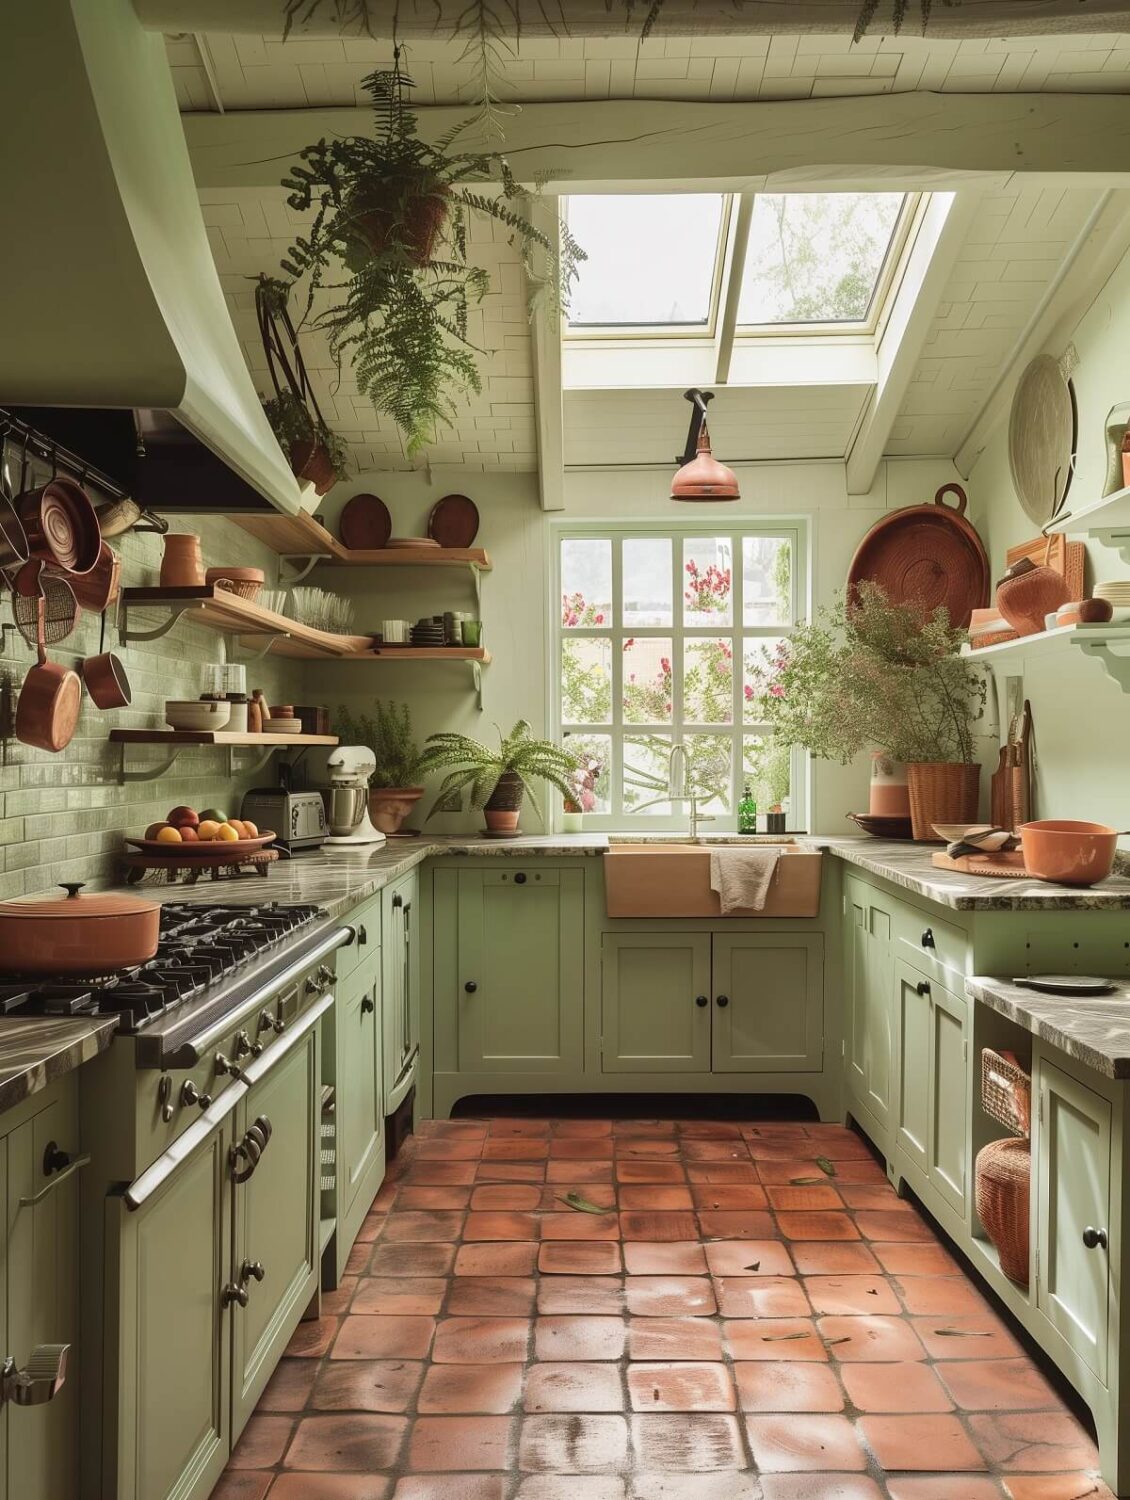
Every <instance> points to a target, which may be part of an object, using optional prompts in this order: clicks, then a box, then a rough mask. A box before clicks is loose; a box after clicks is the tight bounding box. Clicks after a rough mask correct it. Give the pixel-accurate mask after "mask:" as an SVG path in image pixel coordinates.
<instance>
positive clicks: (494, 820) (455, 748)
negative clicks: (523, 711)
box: [420, 719, 577, 836]
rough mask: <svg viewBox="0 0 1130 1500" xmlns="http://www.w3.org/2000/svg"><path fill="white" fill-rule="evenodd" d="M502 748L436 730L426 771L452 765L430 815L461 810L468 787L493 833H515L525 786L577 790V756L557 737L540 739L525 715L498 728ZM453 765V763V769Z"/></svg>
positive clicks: (564, 791)
mask: <svg viewBox="0 0 1130 1500" xmlns="http://www.w3.org/2000/svg"><path fill="white" fill-rule="evenodd" d="M498 739H499V744H498V748H497V749H492V748H491V747H490V746H489V745H482V744H480V743H479V741H478V740H474V739H472V738H471V737H470V736H469V735H466V734H455V733H445V734H431V735H429V736H428V738H427V741H426V742H425V745H424V753H423V755H422V756H421V757H420V767H421V769H422V770H424V771H442V770H447V771H448V774H447V775H446V776H445V777H444V779H443V782H442V784H441V786H440V789H439V794H438V796H437V797H436V800H435V804H434V805H433V807H432V810H431V812H429V813H428V817H429V818H431V817H433V816H434V815H435V814H436V813H437V812H459V811H461V810H462V807H463V793H464V791H467V790H469V792H470V805H471V807H473V808H475V809H481V810H482V813H483V817H484V819H485V821H486V826H487V832H488V834H490V833H493V834H496V835H501V836H505V835H507V834H511V835H513V834H516V833H517V831H518V819H519V816H520V814H521V809H522V798H523V796H524V795H525V793H526V792H529V793H530V794H531V795H533V790H534V787H533V784H534V782H536V781H545V782H548V784H549V785H550V786H552V787H554V788H555V789H556V790H557V791H559V792H560V793H561V795H562V797H565V798H568V797H571V796H572V795H573V785H572V782H571V780H570V778H571V777H572V776H573V775H574V774H575V772H576V770H577V758H576V756H574V755H573V754H572V753H571V752H570V751H568V750H563V749H562V748H561V746H560V745H555V744H554V743H553V741H552V740H536V739H534V738H533V736H532V734H531V732H530V726H529V724H528V723H527V722H526V720H525V719H519V720H518V722H517V723H516V724H515V725H514V727H513V729H512V730H511V731H510V733H509V734H507V735H504V734H503V733H502V730H501V729H499V731H498ZM448 768H454V769H448Z"/></svg>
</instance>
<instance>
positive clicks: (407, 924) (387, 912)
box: [381, 871, 420, 1114]
mask: <svg viewBox="0 0 1130 1500" xmlns="http://www.w3.org/2000/svg"><path fill="white" fill-rule="evenodd" d="M418 892H419V881H418V879H417V876H416V873H415V871H413V872H412V874H410V875H407V876H405V878H404V879H403V880H398V881H397V882H396V884H395V885H392V886H389V887H388V889H387V890H385V891H384V892H382V913H383V915H382V939H381V957H382V966H383V975H384V978H383V987H382V1014H383V1023H382V1024H383V1030H384V1045H383V1052H384V1096H385V1097H384V1109H385V1113H386V1114H391V1113H392V1112H393V1110H394V1109H396V1108H398V1107H399V1105H400V1101H401V1100H402V1099H403V1098H404V1095H405V1094H406V1093H407V1092H408V1089H409V1088H410V1087H411V1084H412V1079H413V1078H414V1076H415V1069H416V1060H417V1058H418V1056H419V1052H420V965H419V953H418V943H417V933H418V930H419V928H418V922H419V904H420V903H419V899H418Z"/></svg>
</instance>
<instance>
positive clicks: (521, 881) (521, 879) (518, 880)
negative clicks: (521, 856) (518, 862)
mask: <svg viewBox="0 0 1130 1500" xmlns="http://www.w3.org/2000/svg"><path fill="white" fill-rule="evenodd" d="M525 883H526V877H525V876H524V875H523V874H522V872H521V870H519V871H518V873H517V875H515V877H514V884H515V885H525Z"/></svg>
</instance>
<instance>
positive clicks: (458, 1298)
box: [447, 1276, 537, 1318]
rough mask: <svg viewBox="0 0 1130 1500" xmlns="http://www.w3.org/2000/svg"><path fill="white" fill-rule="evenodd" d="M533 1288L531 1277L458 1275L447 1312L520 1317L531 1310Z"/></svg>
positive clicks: (494, 1316)
mask: <svg viewBox="0 0 1130 1500" xmlns="http://www.w3.org/2000/svg"><path fill="white" fill-rule="evenodd" d="M536 1288H537V1283H536V1282H535V1281H534V1279H533V1277H532V1276H491V1277H486V1276H461V1277H459V1278H458V1280H456V1281H455V1283H454V1285H453V1286H452V1288H451V1295H450V1296H449V1297H448V1299H447V1311H448V1313H449V1314H451V1315H452V1316H454V1317H471V1318H475V1317H491V1318H508V1317H521V1316H523V1315H525V1314H528V1313H532V1312H533V1310H534V1296H535V1292H536Z"/></svg>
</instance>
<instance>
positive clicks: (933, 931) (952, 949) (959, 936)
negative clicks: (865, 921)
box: [894, 903, 969, 975]
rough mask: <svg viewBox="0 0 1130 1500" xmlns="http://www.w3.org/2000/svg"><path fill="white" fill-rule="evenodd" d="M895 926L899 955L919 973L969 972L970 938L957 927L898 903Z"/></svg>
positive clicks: (895, 912)
mask: <svg viewBox="0 0 1130 1500" xmlns="http://www.w3.org/2000/svg"><path fill="white" fill-rule="evenodd" d="M894 929H895V937H896V939H897V944H898V947H897V951H898V955H899V957H900V958H902V959H905V960H906V962H907V963H909V964H913V965H914V967H915V968H916V969H920V970H921V971H922V973H924V974H933V975H938V974H940V973H941V971H942V970H943V969H948V970H949V971H950V972H951V973H952V974H967V973H969V965H968V958H967V953H968V948H969V939H968V938H967V936H966V934H965V933H964V932H963V930H962V929H961V928H960V927H955V926H953V925H952V923H950V922H946V921H944V920H943V919H941V918H939V917H935V916H933V915H931V914H930V913H928V912H924V911H918V910H916V909H915V908H914V907H912V906H903V905H902V904H901V903H900V904H899V905H898V906H896V907H895V911H894Z"/></svg>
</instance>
